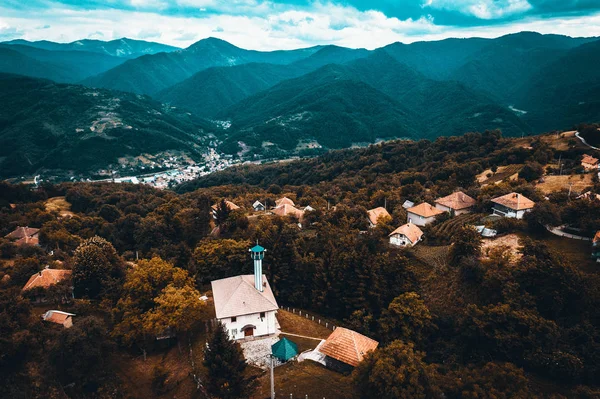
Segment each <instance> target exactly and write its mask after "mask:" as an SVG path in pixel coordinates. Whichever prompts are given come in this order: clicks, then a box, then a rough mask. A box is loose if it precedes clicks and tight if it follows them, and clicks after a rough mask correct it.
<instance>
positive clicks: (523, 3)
mask: <svg viewBox="0 0 600 399" xmlns="http://www.w3.org/2000/svg"><path fill="white" fill-rule="evenodd" d="M427 7H430V8H433V9H438V10H448V11H459V12H461V13H463V14H466V15H471V16H474V17H477V18H480V19H498V18H504V17H507V16H511V15H514V14H520V13H523V12H525V11H529V10H531V8H532V6H531V4H529V2H528V1H527V0H461V1H457V0H426V2H425V3H424V4H423V8H427Z"/></svg>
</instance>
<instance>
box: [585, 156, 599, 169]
mask: <svg viewBox="0 0 600 399" xmlns="http://www.w3.org/2000/svg"><path fill="white" fill-rule="evenodd" d="M581 166H583V169H585V170H587V171H593V170H598V158H594V157H593V156H591V155H588V154H584V155H583V158H582V159H581Z"/></svg>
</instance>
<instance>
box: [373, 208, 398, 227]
mask: <svg viewBox="0 0 600 399" xmlns="http://www.w3.org/2000/svg"><path fill="white" fill-rule="evenodd" d="M367 218H368V219H369V227H375V226H377V223H378V222H379V219H381V218H390V219H391V218H392V216H391V215H390V213H389V212H388V211H387V209H385V208H384V207H382V206H380V207H378V208H374V209H369V210H368V211H367Z"/></svg>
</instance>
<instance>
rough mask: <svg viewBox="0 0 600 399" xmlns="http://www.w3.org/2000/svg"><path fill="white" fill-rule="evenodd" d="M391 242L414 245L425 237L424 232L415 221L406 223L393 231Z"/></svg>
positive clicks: (408, 245) (400, 244)
mask: <svg viewBox="0 0 600 399" xmlns="http://www.w3.org/2000/svg"><path fill="white" fill-rule="evenodd" d="M389 237H390V244H392V245H397V246H399V247H412V246H413V245H415V244H416V243H418V242H419V241H421V239H422V238H423V232H422V231H421V229H420V228H418V227H417V226H416V225H414V224H413V223H406V224H403V225H402V226H400V227H398V228H397V229H396V230H394V231H392V232H391V233H390V235H389Z"/></svg>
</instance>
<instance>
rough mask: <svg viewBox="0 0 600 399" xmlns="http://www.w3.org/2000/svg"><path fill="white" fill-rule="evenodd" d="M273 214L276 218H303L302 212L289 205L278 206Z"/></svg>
mask: <svg viewBox="0 0 600 399" xmlns="http://www.w3.org/2000/svg"><path fill="white" fill-rule="evenodd" d="M273 213H274V214H276V215H278V216H289V215H292V216H296V217H297V218H298V219H299V220H301V219H302V218H303V217H304V211H302V210H300V209H298V208H295V207H294V206H293V205H289V204H283V205H279V206H278V207H277V208H275V209H273Z"/></svg>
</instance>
